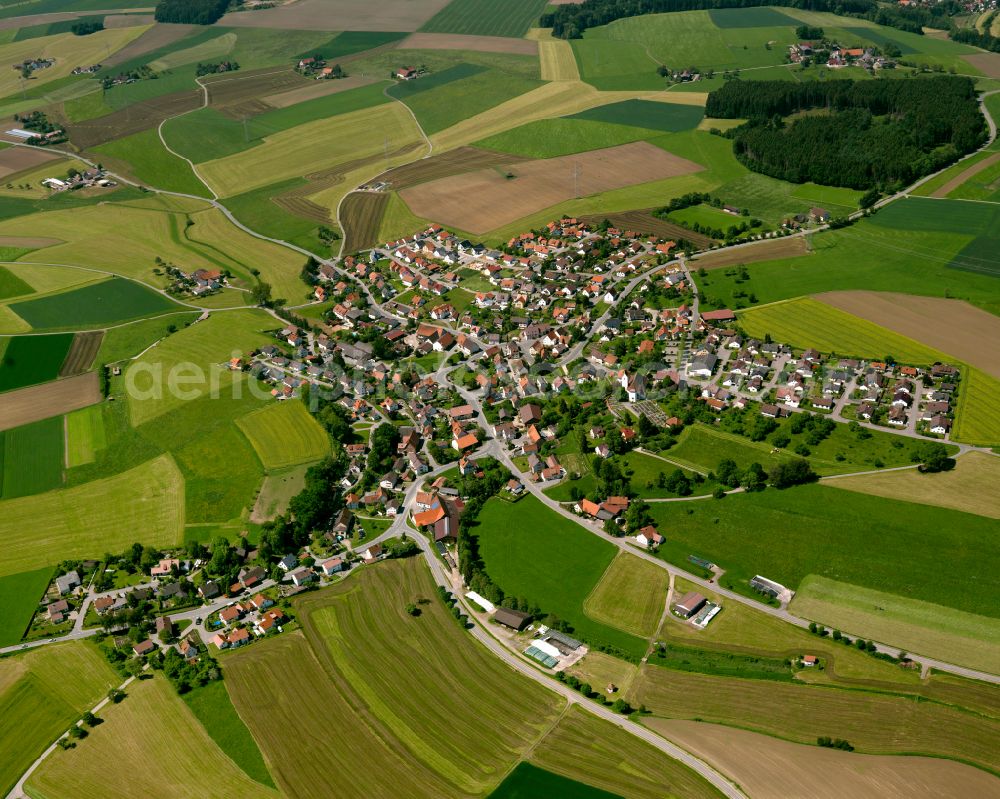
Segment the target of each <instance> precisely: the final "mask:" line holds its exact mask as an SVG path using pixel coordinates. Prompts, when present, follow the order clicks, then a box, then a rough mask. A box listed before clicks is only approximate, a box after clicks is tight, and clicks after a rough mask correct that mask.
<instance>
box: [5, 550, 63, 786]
mask: <svg viewBox="0 0 1000 799" xmlns="http://www.w3.org/2000/svg"><path fill="white" fill-rule="evenodd" d="M51 578H52V567H51V566H43V567H42V568H40V569H35V570H34V571H28V572H21V573H20V574H8V575H7V576H6V577H0V606H2V607H3V609H4V612H3V615H2V616H0V647H4V646H13V645H14V644H16V643H17V642H18V641H20V640H21V636H22V635H24V631H25V630H27V629H28V625H29V624H31V618H32V616H34V615H35V610H36V609H37V608H38V603H39V601H40V600H41V598H42V596H43V595H44V594H45V588H46V587H47V586H48V584H49V580H50V579H51ZM0 674H2V669H0ZM0 787H2V786H0Z"/></svg>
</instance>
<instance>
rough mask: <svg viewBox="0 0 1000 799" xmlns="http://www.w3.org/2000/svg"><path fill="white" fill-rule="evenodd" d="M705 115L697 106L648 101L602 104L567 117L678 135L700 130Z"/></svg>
mask: <svg viewBox="0 0 1000 799" xmlns="http://www.w3.org/2000/svg"><path fill="white" fill-rule="evenodd" d="M704 116H705V112H704V109H702V108H699V107H698V106H695V105H679V104H676V103H668V102H664V103H660V102H656V103H654V102H650V101H649V100H623V101H622V102H620V103H611V104H610V105H599V106H597V107H596V108H590V109H588V110H586V111H581V112H580V113H578V114H573V115H572V116H570V117H567V118H568V119H587V120H594V121H597V122H610V123H613V124H620V125H630V126H632V127H636V128H647V129H649V130H659V131H664V132H670V133H678V132H680V131H683V130H693V129H694V128H696V127H698V124H699V123H700V122H701V120H702V119H703V118H704Z"/></svg>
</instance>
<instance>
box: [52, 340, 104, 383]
mask: <svg viewBox="0 0 1000 799" xmlns="http://www.w3.org/2000/svg"><path fill="white" fill-rule="evenodd" d="M103 340H104V331H103V330H92V331H90V332H88V333H77V334H76V335H75V336H73V343H72V344H70V347H69V352H68V353H66V360H65V361H63V365H62V368H61V369H60V370H59V377H71V376H72V375H78V374H81V373H83V372H86V371H87V370H88V369H89V368H90V365H91V364H92V363H93V362H94V358H96V357H97V351H98V350H99V349H100V348H101V342H102V341H103Z"/></svg>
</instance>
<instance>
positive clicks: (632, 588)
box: [583, 553, 668, 638]
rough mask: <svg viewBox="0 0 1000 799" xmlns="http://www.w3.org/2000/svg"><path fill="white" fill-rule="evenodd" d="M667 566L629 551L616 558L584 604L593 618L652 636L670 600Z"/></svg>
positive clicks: (641, 634) (633, 632) (640, 634)
mask: <svg viewBox="0 0 1000 799" xmlns="http://www.w3.org/2000/svg"><path fill="white" fill-rule="evenodd" d="M667 582H668V576H667V571H666V569H661V568H660V567H659V566H655V565H653V564H652V563H648V562H647V561H644V560H641V559H640V558H636V557H633V556H631V555H627V554H624V553H623V554H620V555H618V557H616V558H615V559H614V560H613V561H612V562H611V565H610V566H609V567H608V570H607V571H606V572H605V573H604V576H603V577H601V581H600V582H599V583H598V584H597V585H596V586H594V590H593V591H591V593H590V596H588V597H587V599H586V600H585V601H584V603H583V609H584V611H585V612H586V613H587V615H588V616H590V617H591V618H593V619H596V620H597V621H601V622H604V623H605V624H609V625H611V626H613V627H619V628H620V629H622V630H625V631H627V632H630V633H632V634H633V635H639V636H642V637H643V638H648V637H650V636H652V635H655V634H656V628H657V627H658V626H659V623H660V616H661V615H662V614H663V610H664V607H665V606H666V599H667Z"/></svg>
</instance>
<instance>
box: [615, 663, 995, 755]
mask: <svg viewBox="0 0 1000 799" xmlns="http://www.w3.org/2000/svg"><path fill="white" fill-rule="evenodd" d="M628 698H629V700H630V701H631V702H632V704H633V705H637V704H639V703H640V702H641V703H644V704H645V705H646V706H647V707H648V708H649V709H650V711H651V712H652V713H653V715H654V716H657V717H666V718H683V719H700V720H702V721H708V722H713V723H717V724H727V725H730V726H735V727H742V728H744V729H748V730H753V731H755V732H763V733H768V734H770V735H776V736H779V737H782V738H785V739H786V740H792V741H796V742H799V743H809V744H813V743H815V741H816V738H817V737H818V736H821V735H828V736H830V737H834V738H844V739H846V740H848V741H849V742H850V743H851V744H852V745H853V746H854V747H855V749H856V750H857V751H859V752H863V753H868V754H921V755H932V756H937V757H945V758H950V759H954V760H962V761H964V762H967V763H972V764H974V765H978V766H980V767H982V768H986V769H991V770H993V771H996V770H997V766H998V765H1000V755H998V753H997V749H996V747H995V746H994V745H993V744H992V741H994V740H995V739H996V737H997V735H1000V719H997V718H992V717H987V716H979V715H976V714H972V713H967V712H964V711H961V710H958V709H955V708H952V707H948V706H945V705H940V704H937V703H934V702H917V701H914V700H913V699H912V698H910V697H904V696H892V695H889V694H880V693H877V692H866V691H843V690H839V689H838V690H831V689H830V688H826V687H820V686H811V685H798V684H795V683H782V682H774V681H771V680H746V679H735V678H728V677H713V676H709V675H705V674H694V673H689V672H682V671H672V670H668V669H664V668H661V667H659V666H644V667H642V669H641V670H640V674H639V676H638V678H637V679H636V681H635V682H634V683H633V684H632V686H631V688H630V689H629V691H628ZM650 721H652V720H647V723H649V722H650Z"/></svg>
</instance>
